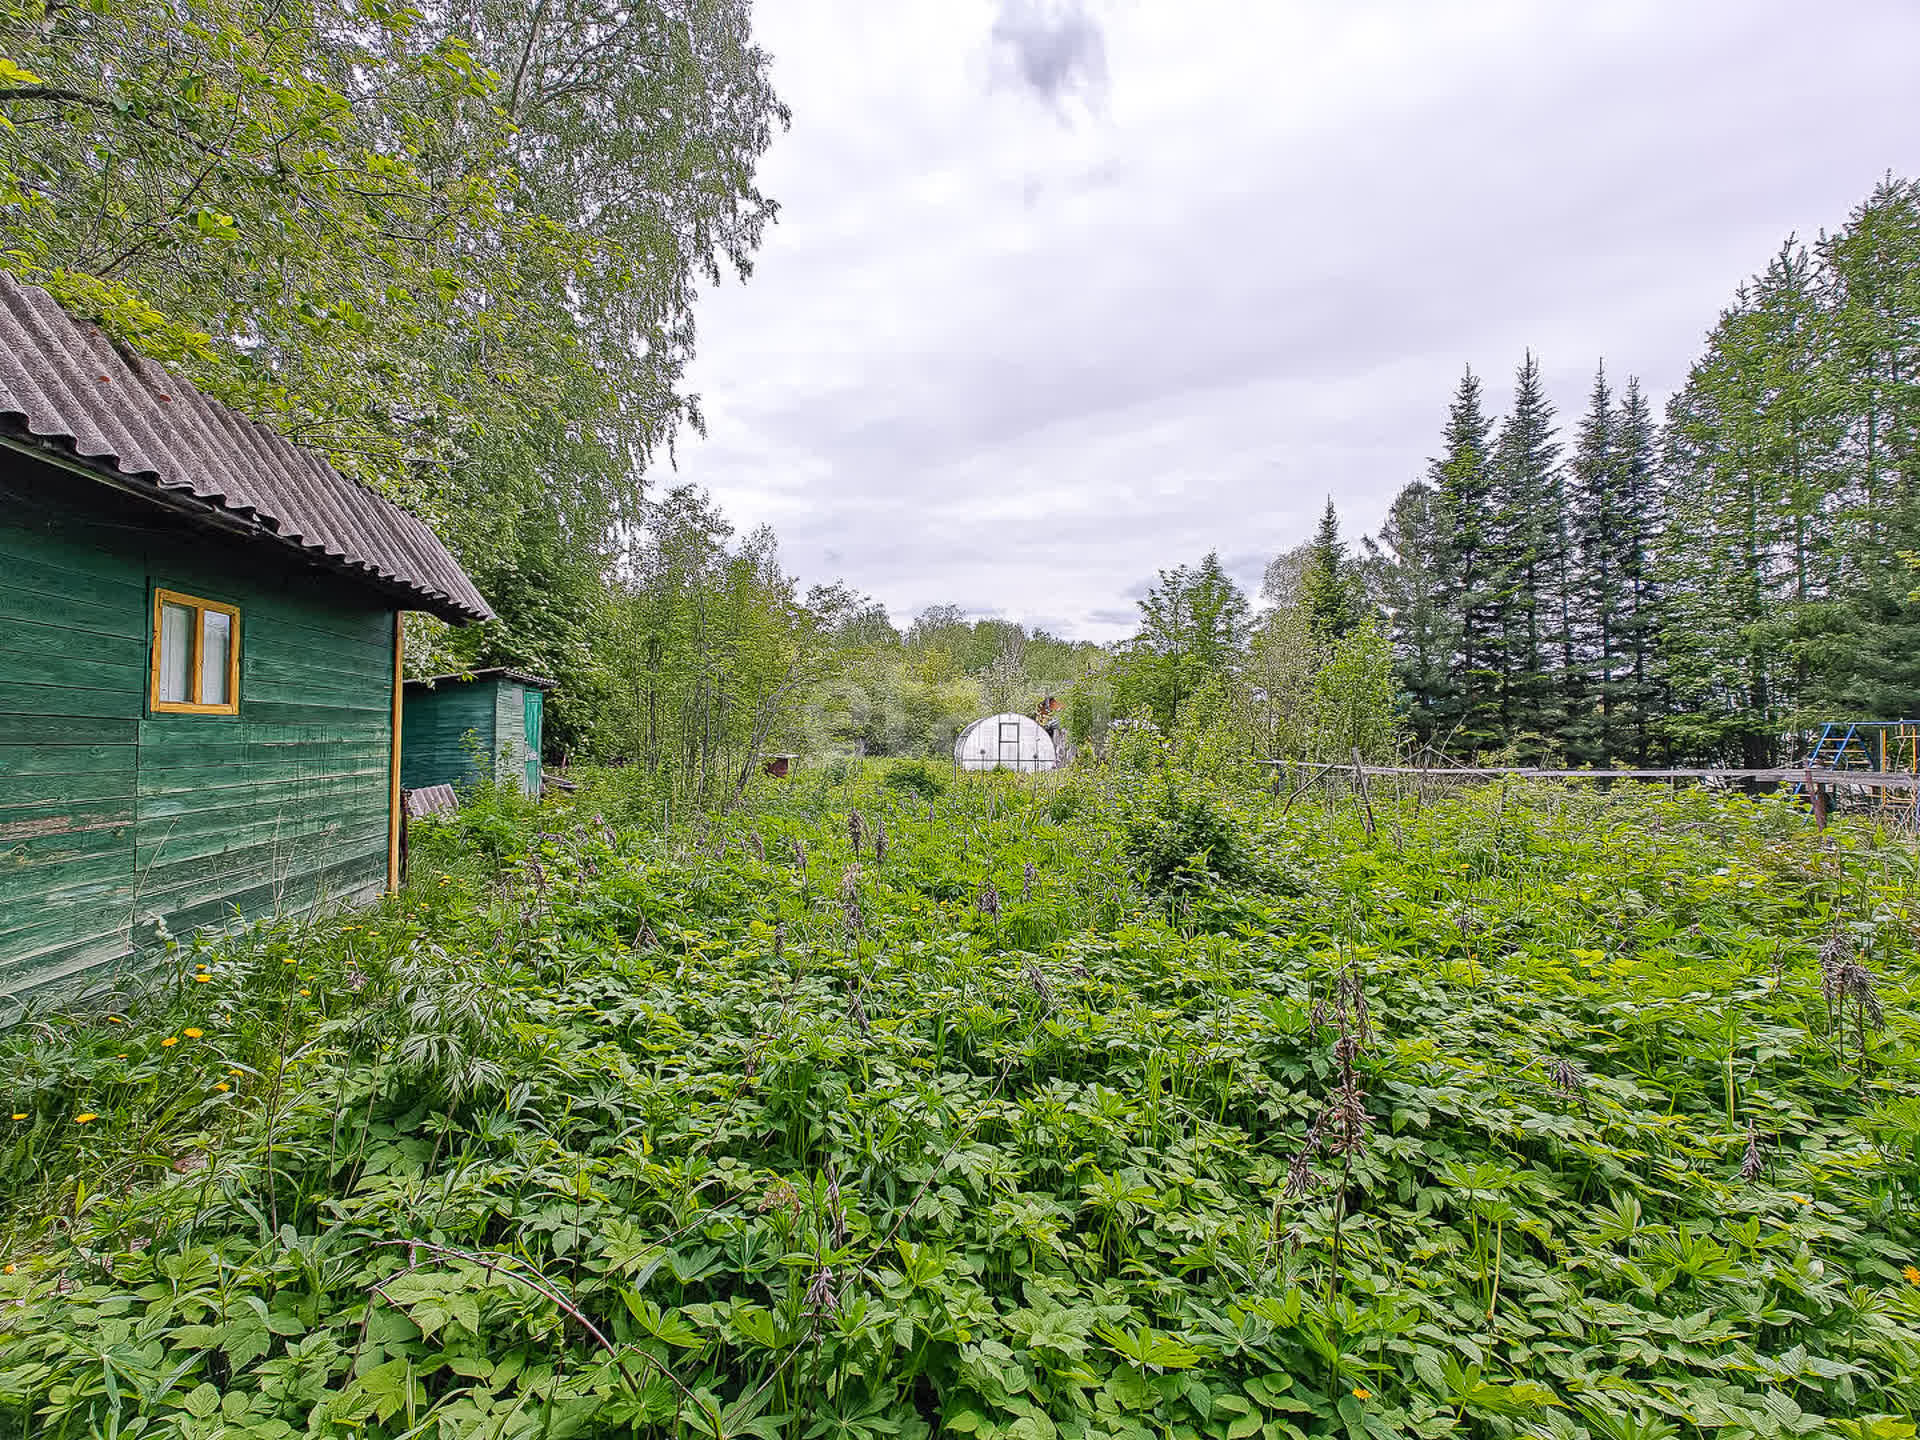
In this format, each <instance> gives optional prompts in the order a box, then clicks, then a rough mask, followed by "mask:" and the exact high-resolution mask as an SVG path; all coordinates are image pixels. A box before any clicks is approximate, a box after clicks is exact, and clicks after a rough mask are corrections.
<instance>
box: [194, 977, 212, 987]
mask: <svg viewBox="0 0 1920 1440" xmlns="http://www.w3.org/2000/svg"><path fill="white" fill-rule="evenodd" d="M211 979H213V976H211V975H196V976H194V977H193V983H194V984H196V985H204V984H206V983H207V982H208V981H209V980H211Z"/></svg>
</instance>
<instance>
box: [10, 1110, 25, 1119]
mask: <svg viewBox="0 0 1920 1440" xmlns="http://www.w3.org/2000/svg"><path fill="white" fill-rule="evenodd" d="M13 1118H14V1119H16V1120H24V1119H26V1118H27V1112H26V1111H24V1110H16V1111H14V1112H13Z"/></svg>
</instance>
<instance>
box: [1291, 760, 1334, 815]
mask: <svg viewBox="0 0 1920 1440" xmlns="http://www.w3.org/2000/svg"><path fill="white" fill-rule="evenodd" d="M1339 768H1340V762H1339V761H1337V760H1336V761H1334V762H1333V763H1332V764H1329V765H1322V766H1321V767H1320V768H1319V769H1318V770H1316V771H1314V772H1313V774H1311V775H1309V776H1308V777H1307V778H1306V779H1304V780H1302V781H1301V782H1300V783H1299V784H1298V785H1296V786H1295V787H1294V790H1293V793H1292V794H1291V795H1289V796H1287V801H1286V804H1284V805H1282V806H1281V807H1280V813H1281V814H1282V815H1284V814H1286V813H1287V811H1289V810H1291V809H1292V808H1293V802H1294V801H1295V800H1298V799H1299V798H1300V797H1301V796H1302V795H1304V794H1306V792H1307V791H1308V790H1310V789H1312V788H1313V786H1314V785H1315V783H1316V782H1318V781H1319V779H1320V777H1321V776H1323V775H1325V774H1326V773H1327V772H1328V771H1330V770H1338V769H1339Z"/></svg>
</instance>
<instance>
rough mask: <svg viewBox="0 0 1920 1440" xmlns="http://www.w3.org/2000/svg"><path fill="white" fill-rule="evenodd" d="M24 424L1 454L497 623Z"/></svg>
mask: <svg viewBox="0 0 1920 1440" xmlns="http://www.w3.org/2000/svg"><path fill="white" fill-rule="evenodd" d="M21 418H22V417H20V416H18V415H12V414H10V415H6V416H4V417H0V423H4V425H5V427H6V428H4V429H0V449H6V450H11V451H13V452H14V453H16V454H20V455H25V456H27V457H28V458H30V459H33V460H37V461H40V462H42V463H44V464H50V465H55V466H58V467H59V468H60V469H63V470H66V471H68V472H69V473H72V474H77V475H81V476H84V477H85V478H87V479H89V480H93V481H96V482H97V483H99V484H102V485H105V486H107V487H108V488H109V489H112V490H117V491H119V492H120V493H121V494H124V495H130V496H132V497H133V498H135V499H137V500H142V501H145V502H147V503H149V504H152V505H155V506H158V507H159V508H160V509H163V510H166V511H169V512H170V513H172V514H174V515H176V516H178V517H180V518H182V519H184V520H186V521H188V522H189V523H191V524H195V525H198V526H200V527H201V528H202V529H206V530H212V531H216V532H218V533H220V534H224V535H229V536H233V537H235V538H238V539H248V540H269V541H272V542H273V543H274V544H276V545H278V546H280V547H281V548H282V549H285V550H289V551H292V552H293V553H294V554H296V555H298V556H300V557H301V558H302V559H303V560H305V561H307V563H309V564H311V565H313V566H314V567H315V568H316V569H319V570H324V571H326V572H328V573H329V574H334V575H340V576H343V577H345V578H347V579H349V580H352V581H354V582H356V583H358V584H361V585H364V586H366V587H367V588H368V589H370V590H375V591H378V592H379V593H380V594H382V595H385V596H387V597H388V598H389V599H392V600H394V601H395V602H396V606H395V608H397V609H401V610H417V611H422V612H425V613H426V614H430V615H435V616H438V617H439V618H440V619H442V620H445V621H446V622H447V623H448V624H450V625H463V626H464V625H473V624H478V623H481V622H484V621H487V620H491V619H493V618H494V612H493V611H492V610H491V609H486V610H483V611H474V610H472V609H470V608H468V607H467V606H464V605H461V604H460V603H458V602H457V601H455V600H453V599H452V598H450V597H448V596H444V595H436V594H430V593H428V592H426V591H423V590H420V589H418V588H417V587H415V586H412V585H408V584H406V583H405V582H404V581H398V580H393V579H390V578H389V577H387V576H384V575H380V574H378V573H376V572H375V571H372V570H370V569H368V568H367V567H365V566H363V565H355V564H351V563H343V558H342V557H339V556H334V555H330V554H328V553H327V552H326V551H324V550H321V549H318V548H316V547H312V546H308V545H304V544H302V543H301V542H300V541H298V540H295V539H292V538H291V537H289V536H286V535H282V534H280V533H279V532H278V531H277V530H275V529H273V528H272V527H271V526H269V525H267V524H265V523H263V522H262V521H261V519H260V518H259V516H258V515H256V514H254V513H253V512H251V511H249V512H245V513H242V512H239V511H235V510H229V509H227V508H225V507H224V506H221V505H218V504H215V503H214V502H213V501H211V500H205V499H202V498H201V497H200V496H197V495H195V494H193V493H192V492H191V491H188V490H182V489H176V488H173V487H171V486H167V485H162V484H161V483H160V481H159V477H157V476H152V475H130V474H128V473H127V472H126V471H124V470H122V469H120V468H119V467H118V466H117V465H113V464H109V463H105V458H104V457H102V458H95V457H92V456H87V455H81V454H79V453H78V452H77V451H75V450H74V448H73V446H72V443H71V438H70V437H66V436H47V435H36V434H34V433H33V432H32V431H31V430H28V429H26V428H24V426H22V425H20V423H19V421H20V420H21Z"/></svg>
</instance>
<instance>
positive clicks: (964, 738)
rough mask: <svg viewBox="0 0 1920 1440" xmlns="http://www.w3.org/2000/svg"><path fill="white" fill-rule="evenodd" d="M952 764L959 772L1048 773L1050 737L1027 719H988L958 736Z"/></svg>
mask: <svg viewBox="0 0 1920 1440" xmlns="http://www.w3.org/2000/svg"><path fill="white" fill-rule="evenodd" d="M953 759H954V763H955V764H957V765H959V767H960V768H961V769H962V770H1051V769H1053V767H1054V766H1055V765H1057V764H1058V763H1059V756H1058V754H1057V752H1056V751H1055V750H1054V748H1053V737H1052V736H1051V735H1049V734H1047V732H1046V731H1045V730H1044V729H1042V728H1041V726H1040V722H1039V721H1037V720H1035V719H1034V718H1033V717H1032V716H1030V715H989V716H987V718H986V719H984V720H976V721H974V722H973V723H972V724H971V725H969V726H968V727H967V728H966V729H964V730H962V731H961V732H960V738H959V739H958V740H956V741H954V742H953Z"/></svg>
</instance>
